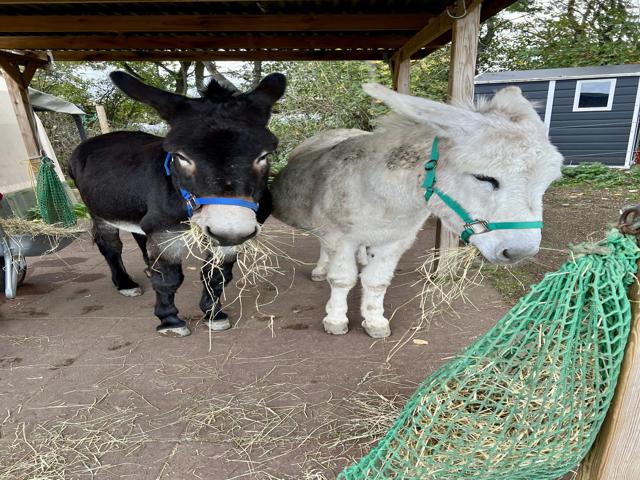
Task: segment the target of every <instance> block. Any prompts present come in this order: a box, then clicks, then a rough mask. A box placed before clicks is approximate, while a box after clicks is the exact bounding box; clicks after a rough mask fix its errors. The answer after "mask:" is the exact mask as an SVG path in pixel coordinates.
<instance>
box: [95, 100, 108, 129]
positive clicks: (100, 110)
mask: <svg viewBox="0 0 640 480" xmlns="http://www.w3.org/2000/svg"><path fill="white" fill-rule="evenodd" d="M96 113H97V114H98V122H100V131H101V132H102V133H109V132H110V131H111V128H110V127H109V120H107V112H105V110H104V107H103V106H102V105H97V104H96Z"/></svg>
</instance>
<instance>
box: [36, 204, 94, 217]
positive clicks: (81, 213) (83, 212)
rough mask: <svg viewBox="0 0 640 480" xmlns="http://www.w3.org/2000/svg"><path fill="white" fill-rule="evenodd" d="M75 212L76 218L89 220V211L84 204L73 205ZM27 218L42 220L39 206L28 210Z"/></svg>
mask: <svg viewBox="0 0 640 480" xmlns="http://www.w3.org/2000/svg"><path fill="white" fill-rule="evenodd" d="M73 212H74V213H75V216H76V218H89V209H88V208H87V206H86V205H85V204H84V203H82V202H76V203H74V204H73ZM26 218H27V220H42V215H41V214H40V209H39V208H38V207H37V206H36V207H32V208H30V209H29V210H27V214H26Z"/></svg>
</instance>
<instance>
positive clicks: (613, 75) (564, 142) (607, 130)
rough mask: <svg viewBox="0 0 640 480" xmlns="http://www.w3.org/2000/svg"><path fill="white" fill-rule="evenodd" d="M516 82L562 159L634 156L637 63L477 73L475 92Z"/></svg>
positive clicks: (616, 163) (613, 161) (639, 108)
mask: <svg viewBox="0 0 640 480" xmlns="http://www.w3.org/2000/svg"><path fill="white" fill-rule="evenodd" d="M509 85H515V86H517V87H520V89H521V90H522V93H523V94H524V96H525V97H527V98H528V99H529V100H531V101H533V102H534V104H535V105H536V110H537V111H538V113H539V114H540V117H541V118H542V120H543V121H544V123H545V125H546V127H547V130H548V131H549V137H550V139H551V141H552V142H553V143H554V144H555V145H556V146H557V147H558V149H559V150H560V152H561V153H562V154H563V155H564V156H565V161H566V163H567V164H568V165H575V164H579V163H582V162H602V163H604V164H606V165H609V166H612V167H626V168H628V167H630V166H631V165H633V164H634V163H636V162H638V161H639V160H640V159H639V158H638V157H639V156H640V152H639V150H640V146H639V140H640V139H639V137H640V135H639V134H638V133H639V130H640V129H639V123H638V116H639V114H640V64H633V65H607V66H602V67H581V68H551V69H544V70H522V71H516V72H499V73H483V74H481V75H478V76H477V77H476V79H475V94H476V97H479V96H489V97H490V96H492V95H493V94H494V93H495V92H496V91H497V90H499V89H501V88H504V87H506V86H509Z"/></svg>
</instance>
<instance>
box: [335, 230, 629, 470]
mask: <svg viewBox="0 0 640 480" xmlns="http://www.w3.org/2000/svg"><path fill="white" fill-rule="evenodd" d="M599 246H600V247H604V249H602V248H601V249H600V251H599V253H589V254H584V253H581V254H579V255H575V256H574V258H572V259H571V260H569V261H567V262H566V263H565V264H564V265H563V266H562V267H561V268H560V269H559V270H558V271H557V272H554V273H549V274H547V275H546V276H545V278H544V279H543V280H542V282H540V283H539V284H537V285H534V286H533V287H532V289H531V292H530V293H529V294H528V295H526V296H525V297H523V298H522V299H521V300H520V301H519V302H518V304H516V305H515V306H514V307H513V308H512V309H511V311H510V312H509V313H507V315H505V316H504V317H503V318H502V319H501V320H500V321H499V322H498V324H497V325H496V326H495V327H493V328H492V329H491V330H489V332H487V333H486V334H485V335H483V336H482V337H481V338H480V339H479V340H477V341H476V342H475V343H474V344H472V345H471V346H470V347H469V348H468V349H467V350H466V351H465V352H463V353H462V354H461V355H460V356H459V357H458V358H457V359H455V360H453V361H452V362H450V363H448V364H446V365H444V366H443V367H442V368H440V369H439V370H438V371H436V372H435V373H434V374H433V375H432V376H430V377H429V378H428V379H427V380H425V382H424V383H423V384H422V385H421V386H420V387H419V388H418V390H417V391H416V393H415V394H414V395H413V396H412V397H411V399H410V400H409V401H408V403H407V404H406V406H405V408H404V409H403V411H402V413H401V414H400V416H399V418H398V419H397V420H396V422H395V424H394V425H393V426H392V427H391V429H390V430H389V432H388V433H387V434H386V436H385V437H384V438H382V439H381V440H380V442H379V443H378V445H377V446H376V447H375V448H374V449H373V450H371V451H370V452H369V453H368V454H367V455H366V456H364V457H363V458H362V459H361V460H360V461H359V462H358V463H357V464H355V465H352V466H350V467H348V468H346V469H345V470H344V471H343V472H342V473H341V474H340V475H339V477H338V478H339V479H341V480H353V479H367V480H372V479H393V478H397V479H400V478H402V479H416V480H417V479H442V478H446V479H450V480H454V479H460V480H462V479H469V478H473V479H474V480H484V479H486V480H489V479H490V480H528V479H532V478H535V479H536V480H547V479H548V480H552V479H556V478H558V477H560V476H562V475H564V474H565V473H567V472H568V471H570V469H571V468H573V467H575V465H577V464H578V463H579V462H580V460H581V459H582V458H583V457H584V455H585V454H586V453H587V452H588V450H589V448H590V447H591V445H592V443H593V441H594V440H595V436H596V434H597V432H598V430H599V428H600V426H601V424H602V422H603V420H604V417H605V415H606V412H607V409H608V407H609V404H610V402H611V399H612V397H613V393H614V389H615V385H616V381H617V377H618V373H619V371H620V365H621V363H622V359H623V355H624V347H625V345H626V340H627V336H628V333H629V326H630V319H631V312H630V305H629V300H628V298H627V288H628V286H629V285H630V284H631V283H632V282H633V281H634V278H635V277H634V273H635V272H636V261H637V260H638V258H639V257H640V253H639V249H638V246H637V244H636V241H635V239H634V238H633V237H625V236H623V235H621V234H620V233H618V232H617V231H614V232H612V233H610V234H609V236H608V239H607V241H606V242H602V243H601V244H600V245H599ZM590 251H591V252H593V250H590ZM603 251H606V252H607V253H606V254H602V252H603ZM583 252H584V250H583Z"/></svg>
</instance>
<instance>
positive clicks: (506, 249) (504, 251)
mask: <svg viewBox="0 0 640 480" xmlns="http://www.w3.org/2000/svg"><path fill="white" fill-rule="evenodd" d="M502 256H503V257H504V258H506V259H507V260H511V253H509V249H508V248H505V249H504V250H502Z"/></svg>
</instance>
